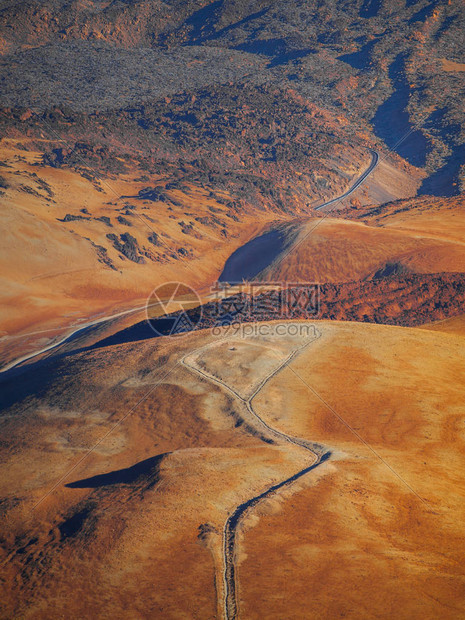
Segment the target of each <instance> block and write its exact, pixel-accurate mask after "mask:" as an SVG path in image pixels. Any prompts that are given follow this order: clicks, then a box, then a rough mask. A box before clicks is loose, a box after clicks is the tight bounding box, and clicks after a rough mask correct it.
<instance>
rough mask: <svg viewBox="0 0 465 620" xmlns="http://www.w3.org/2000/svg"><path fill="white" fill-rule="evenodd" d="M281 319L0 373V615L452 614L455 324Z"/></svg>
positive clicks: (458, 446) (457, 447)
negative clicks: (263, 327) (444, 327)
mask: <svg viewBox="0 0 465 620" xmlns="http://www.w3.org/2000/svg"><path fill="white" fill-rule="evenodd" d="M288 325H290V324H288ZM295 325H296V326H297V331H294V332H291V330H288V333H287V335H286V334H284V335H283V334H281V335H280V336H278V335H277V334H276V333H275V334H273V324H272V323H270V324H268V330H269V331H268V332H267V333H268V335H267V336H260V337H258V336H254V337H251V336H249V337H245V338H241V337H240V336H237V337H235V338H231V337H228V335H227V332H226V331H224V332H223V334H222V335H223V337H221V336H220V337H218V336H217V337H214V336H212V334H211V332H209V331H204V332H199V333H197V334H190V335H187V336H185V337H183V338H180V339H173V338H171V339H170V338H160V339H156V340H154V339H150V340H145V341H133V342H130V343H126V344H120V345H113V346H108V347H105V346H103V347H102V346H99V345H97V346H96V347H94V348H92V349H88V350H85V349H84V350H81V352H79V353H75V354H67V355H63V356H55V357H54V358H52V359H50V360H49V361H45V362H42V363H40V362H39V363H36V364H33V365H32V366H30V367H29V369H23V370H22V371H15V372H13V373H12V374H10V375H7V376H3V377H2V378H1V381H2V390H1V393H2V397H1V400H2V402H1V404H2V407H3V409H4V412H3V416H2V420H1V425H2V434H3V437H4V438H5V439H4V452H3V454H4V456H3V461H2V476H1V480H2V484H1V497H2V501H1V508H2V522H3V524H4V525H6V526H7V527H6V528H5V527H2V538H1V548H2V562H3V566H4V568H3V583H4V586H3V587H4V590H3V594H2V603H1V607H2V616H3V617H12V616H14V617H17V616H29V617H36V618H49V617H51V616H54V617H56V616H60V615H66V616H68V615H73V616H76V617H88V616H93V617H104V616H107V615H112V617H115V618H123V617H128V610H130V612H129V615H130V616H131V617H136V616H138V615H145V614H146V613H148V611H149V612H150V614H151V615H153V616H155V617H170V618H174V617H179V616H184V615H188V616H189V617H194V618H205V617H214V616H215V615H218V616H219V617H221V616H222V615H224V609H225V606H226V607H228V608H229V609H232V608H234V607H235V608H236V610H237V612H238V613H240V615H241V616H243V617H247V618H255V617H257V618H258V617H269V618H282V617H283V615H285V616H286V617H289V618H302V617H308V613H309V611H308V610H309V609H311V610H312V611H311V613H312V615H315V617H328V616H339V615H345V616H346V617H349V618H360V617H371V616H372V615H373V613H376V615H377V616H378V617H380V618H388V617H390V616H391V611H390V610H392V609H396V610H397V612H396V613H398V615H399V617H401V618H424V617H425V616H426V617H438V616H441V617H449V618H459V617H461V616H462V615H463V612H464V607H463V604H464V603H463V598H461V597H460V590H461V583H462V581H463V567H462V563H461V561H460V558H461V554H462V551H463V550H462V536H461V523H462V521H463V518H464V514H463V506H464V505H465V504H464V501H463V499H464V498H463V497H462V495H463V491H462V490H461V489H462V486H461V484H460V477H461V473H460V472H461V471H462V470H463V466H464V465H465V464H464V463H463V454H464V446H463V436H462V433H460V432H459V428H460V425H461V423H462V422H461V421H462V418H463V411H462V409H463V408H462V402H463V398H464V394H463V385H464V381H463V380H461V379H463V378H465V359H464V354H463V351H464V348H463V337H462V336H458V335H452V334H447V333H444V332H439V331H428V330H416V329H411V328H409V329H407V328H396V327H386V326H370V325H360V324H349V323H327V322H322V323H318V324H316V325H312V324H310V323H305V322H302V323H297V324H295ZM303 330H304V331H303ZM292 333H293V334H294V335H291V334H292ZM224 336H225V337H226V338H224ZM432 351H434V352H435V353H434V356H432V355H431V352H432ZM290 355H291V356H292V357H289V356H290ZM239 361H240V363H239ZM266 379H268V381H267V382H265V383H264V381H265V380H266ZM354 384H356V385H357V389H354ZM25 386H27V387H26V388H25ZM348 395H350V397H348ZM285 436H289V437H291V438H300V439H299V441H302V442H303V443H292V442H289V441H288V440H286V439H285ZM323 456H324V458H323ZM439 479H440V484H439V483H438V480H439ZM253 498H257V499H256V500H254V501H253V502H252V503H251V505H250V507H248V508H247V509H245V508H244V509H243V508H240V506H242V505H243V504H244V503H247V502H249V501H250V500H251V499H253ZM238 511H239V512H238ZM231 515H233V516H232V517H231V519H228V516H231ZM234 515H237V516H234ZM233 517H234V518H233ZM225 528H227V530H225ZM225 531H227V532H229V534H231V532H232V533H233V534H234V535H233V537H232V538H228V540H230V542H231V541H232V542H231V544H232V551H233V553H232V555H231V554H229V553H226V555H225V547H224V536H225ZM229 534H228V536H229ZM425 540H428V541H429V542H428V546H427V548H426V549H425ZM231 562H232V563H233V564H232V566H231ZM225 563H226V567H227V568H228V570H227V571H226V582H225V581H224V580H223V577H222V575H223V574H224V571H225ZM231 568H232V569H233V570H231ZM399 610H400V611H399Z"/></svg>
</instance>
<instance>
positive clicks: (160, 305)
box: [146, 282, 202, 336]
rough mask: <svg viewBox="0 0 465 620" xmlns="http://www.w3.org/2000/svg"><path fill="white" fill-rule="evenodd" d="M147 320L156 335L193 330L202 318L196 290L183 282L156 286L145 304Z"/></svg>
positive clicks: (169, 334)
mask: <svg viewBox="0 0 465 620" xmlns="http://www.w3.org/2000/svg"><path fill="white" fill-rule="evenodd" d="M146 314H147V322H148V324H149V325H150V327H151V328H152V329H153V331H154V332H155V333H156V335H157V336H178V335H179V334H184V333H186V332H191V331H193V330H194V329H195V328H196V327H197V325H198V324H199V323H200V321H201V319H202V302H201V299H200V297H199V296H198V294H197V292H196V291H195V290H194V289H193V288H192V287H190V286H189V285H187V284H184V283H183V282H167V283H166V284H160V286H157V287H156V288H155V289H154V290H153V291H152V293H151V294H150V297H149V298H148V299H147V305H146Z"/></svg>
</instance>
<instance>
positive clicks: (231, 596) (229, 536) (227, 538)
mask: <svg viewBox="0 0 465 620" xmlns="http://www.w3.org/2000/svg"><path fill="white" fill-rule="evenodd" d="M320 336H321V334H318V335H317V336H316V338H314V339H312V340H310V341H307V342H305V343H304V344H303V345H301V346H300V347H298V348H296V349H294V350H293V351H292V352H291V353H290V354H289V355H288V356H287V357H286V358H285V360H284V361H283V362H281V364H279V366H277V367H276V368H275V369H274V370H273V371H272V372H270V373H269V374H268V375H267V376H266V377H265V378H264V379H263V380H262V381H260V383H259V384H258V385H257V386H256V387H255V389H254V390H253V392H252V394H251V395H250V396H248V397H246V398H244V397H243V396H241V395H240V394H239V393H238V392H237V391H236V390H235V389H234V388H232V387H230V386H229V385H227V384H226V383H224V382H223V381H221V380H220V379H218V378H217V377H214V376H213V375H210V374H208V373H206V372H205V371H204V370H202V369H200V368H199V367H198V366H197V365H196V364H191V363H189V362H188V358H190V357H192V356H194V355H197V354H199V353H200V352H202V351H204V350H206V349H209V348H213V347H215V346H217V345H218V343H213V344H208V345H205V346H203V347H200V348H199V349H197V350H196V351H194V352H191V353H188V354H187V355H185V356H184V357H183V358H182V360H181V364H182V365H183V366H185V367H186V368H188V369H190V370H191V371H194V372H195V373H197V374H198V375H200V376H201V377H203V378H205V379H207V380H208V381H210V382H212V383H215V384H216V385H218V386H220V387H222V388H223V389H225V390H226V391H228V392H229V393H230V394H232V395H233V396H234V397H235V398H237V399H238V400H239V401H240V402H241V403H242V404H243V405H245V407H246V408H247V410H248V412H249V413H250V414H251V415H252V416H253V417H254V418H255V420H256V421H257V422H258V423H259V426H261V427H262V429H263V430H264V431H265V433H266V434H268V435H270V436H271V437H272V438H273V439H274V440H277V441H278V442H287V443H291V444H293V445H295V446H297V447H299V448H303V449H304V450H306V451H307V452H309V453H310V454H311V455H312V462H311V463H310V464H309V465H308V466H307V467H304V468H303V469H301V470H299V471H298V472H296V473H295V474H293V475H292V476H290V477H288V478H286V479H285V480H282V481H281V482H279V483H277V484H274V485H271V486H269V487H267V488H266V489H265V490H264V491H262V492H261V493H259V494H258V495H255V496H254V497H251V498H250V499H248V500H246V501H245V502H243V503H242V504H240V505H239V506H237V507H236V508H235V510H234V511H233V512H232V513H231V514H230V515H229V516H228V518H227V520H226V522H225V524H224V527H223V563H224V571H223V587H224V600H223V611H224V618H225V620H235V619H236V618H237V617H238V604H237V588H236V583H237V580H236V563H235V548H236V532H237V526H238V525H239V521H240V519H241V518H242V516H243V515H244V514H245V513H246V512H247V511H248V510H250V509H251V508H253V507H255V506H256V505H257V504H258V503H259V502H260V501H261V500H263V499H265V498H267V497H269V496H271V495H273V494H274V493H276V492H277V491H279V490H281V489H282V488H284V487H287V486H289V485H290V484H292V483H293V482H294V481H295V480H298V479H299V478H301V477H302V476H304V475H305V474H307V473H308V472H310V471H312V470H313V469H315V467H317V466H318V465H319V464H320V463H322V462H323V461H325V460H327V459H328V458H329V457H330V454H331V453H330V451H329V450H328V449H327V448H325V447H324V446H322V445H320V444H317V443H314V442H309V441H306V440H305V439H300V438H297V437H292V436H290V435H287V434H286V433H283V432H281V431H278V430H276V429H275V428H273V427H271V426H270V425H269V424H267V423H266V422H265V421H264V420H263V418H262V417H261V416H260V415H259V414H258V413H257V412H256V411H255V410H254V408H253V400H254V398H255V397H256V396H257V395H258V393H259V392H260V391H261V390H262V389H263V388H264V386H265V385H266V384H267V383H268V382H269V381H270V380H271V379H272V378H273V377H274V376H276V375H277V374H278V373H279V372H280V371H281V370H282V369H283V368H284V367H285V366H286V365H287V364H289V363H290V362H291V361H292V360H293V359H294V358H295V357H296V355H298V353H299V352H300V351H302V349H304V348H306V347H307V346H308V345H309V344H311V343H312V342H314V341H315V340H316V339H318V338H319V337H320ZM223 341H224V340H223Z"/></svg>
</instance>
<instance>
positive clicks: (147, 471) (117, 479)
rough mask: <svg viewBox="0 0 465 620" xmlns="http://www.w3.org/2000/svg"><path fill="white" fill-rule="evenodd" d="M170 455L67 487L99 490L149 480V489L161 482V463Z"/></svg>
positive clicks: (163, 455) (162, 455)
mask: <svg viewBox="0 0 465 620" xmlns="http://www.w3.org/2000/svg"><path fill="white" fill-rule="evenodd" d="M169 454H170V452H165V453H163V454H157V455H156V456H152V457H150V458H148V459H145V460H144V461H140V462H139V463H136V464H135V465H132V466H131V467H126V468H125V469H117V470H115V471H110V472H108V473H106V474H98V475H97V476H91V477H90V478H83V479H82V480H76V481H75V482H69V483H68V484H66V485H65V486H66V487H68V488H70V489H98V488H100V487H106V486H112V485H114V484H133V483H134V482H137V481H142V480H143V481H147V479H149V484H148V486H146V488H147V489H149V488H151V487H152V486H154V485H155V484H156V483H157V482H158V481H159V472H160V465H161V462H162V461H163V459H164V458H165V456H168V455H169Z"/></svg>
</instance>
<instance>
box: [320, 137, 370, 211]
mask: <svg viewBox="0 0 465 620" xmlns="http://www.w3.org/2000/svg"><path fill="white" fill-rule="evenodd" d="M369 151H370V153H371V164H370V165H369V166H368V168H367V169H366V170H365V172H364V173H363V174H362V175H361V176H360V177H359V178H358V179H357V180H356V181H355V183H354V184H353V185H352V187H350V188H349V189H348V190H347V191H346V192H345V193H344V194H341V195H340V196H337V197H336V198H332V199H331V200H328V202H324V203H323V204H322V205H319V206H318V207H315V211H320V210H321V209H324V208H325V207H329V205H332V204H334V203H335V202H339V201H341V200H344V198H347V196H350V195H351V194H352V193H353V192H355V190H356V189H358V188H359V187H360V185H361V184H362V183H363V181H365V179H366V178H367V177H368V176H369V175H370V174H371V173H372V172H373V170H374V169H375V168H376V166H377V165H378V163H379V154H378V153H377V152H376V151H373V149H369Z"/></svg>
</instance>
